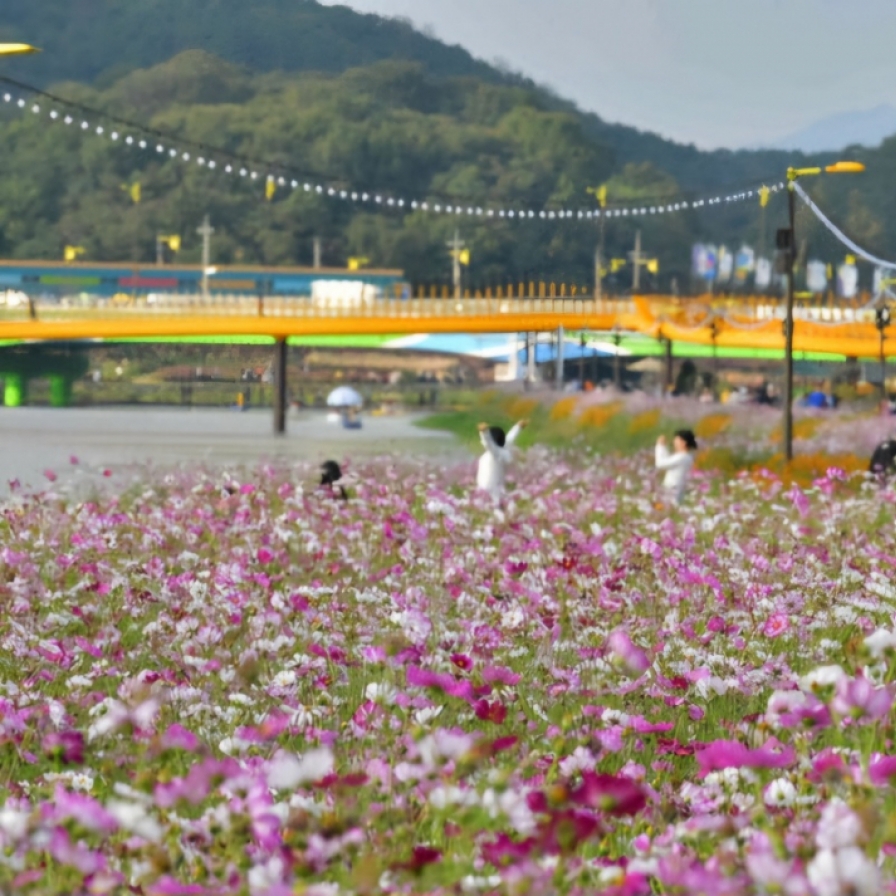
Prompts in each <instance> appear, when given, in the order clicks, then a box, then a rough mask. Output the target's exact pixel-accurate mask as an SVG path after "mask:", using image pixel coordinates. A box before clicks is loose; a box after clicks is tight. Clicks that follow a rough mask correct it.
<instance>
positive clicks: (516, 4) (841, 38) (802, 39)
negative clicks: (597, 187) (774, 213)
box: [324, 0, 896, 148]
mask: <svg viewBox="0 0 896 896" xmlns="http://www.w3.org/2000/svg"><path fill="white" fill-rule="evenodd" d="M324 2H328V3H331V4H332V2H333V0H324ZM343 2H345V4H346V5H348V6H351V7H353V8H355V9H357V10H360V11H362V12H376V13H380V14H383V15H393V16H403V17H406V18H409V19H411V20H412V21H413V22H414V23H415V24H416V25H418V26H420V27H421V28H425V27H426V26H430V27H431V28H432V30H433V31H434V33H435V34H436V36H438V37H439V38H441V39H442V40H444V41H447V42H448V43H457V44H461V45H462V46H464V47H466V48H467V49H468V50H470V51H471V52H472V53H473V55H475V56H478V57H480V58H482V59H486V60H489V61H493V60H495V59H501V60H504V61H505V62H506V63H508V64H509V65H510V67H511V68H513V69H514V70H517V71H521V72H522V73H524V74H526V75H528V76H530V77H532V78H534V79H535V80H536V81H538V82H540V83H543V84H547V85H549V86H551V87H553V88H554V89H555V90H556V91H557V92H559V93H560V94H562V95H564V96H566V97H568V98H570V99H573V100H575V101H576V102H577V103H578V104H579V105H580V106H582V107H583V108H586V109H589V110H593V111H595V112H597V113H598V114H600V115H601V116H602V117H603V118H605V119H607V120H609V121H619V122H623V123H625V124H631V125H635V126H637V127H639V128H643V129H646V130H652V131H656V132H658V133H661V134H663V135H665V136H669V137H673V138H675V139H677V140H681V141H684V142H693V143H696V144H697V145H698V146H701V147H707V148H709V147H718V146H728V147H739V146H755V145H758V144H761V143H769V142H772V141H774V140H776V139H778V138H781V137H785V136H788V135H789V134H791V133H792V132H794V131H798V130H802V128H804V127H805V126H806V125H809V124H811V123H813V122H815V121H817V120H818V119H820V118H824V117H826V116H828V115H830V114H832V113H837V112H845V111H852V110H864V109H869V108H872V107H874V106H876V105H878V104H880V103H890V102H893V101H896V2H894V0H343Z"/></svg>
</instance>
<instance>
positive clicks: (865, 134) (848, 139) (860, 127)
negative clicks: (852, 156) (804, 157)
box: [774, 104, 896, 153]
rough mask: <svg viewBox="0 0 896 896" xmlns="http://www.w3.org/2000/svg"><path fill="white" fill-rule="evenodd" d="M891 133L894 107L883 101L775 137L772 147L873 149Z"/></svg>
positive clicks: (895, 120) (816, 150)
mask: <svg viewBox="0 0 896 896" xmlns="http://www.w3.org/2000/svg"><path fill="white" fill-rule="evenodd" d="M894 134H896V108H894V107H893V106H890V105H886V104H884V105H881V106H877V107H875V108H874V109H867V110H865V111H863V112H843V113H841V114H839V115H831V116H829V117H828V118H824V119H822V120H821V121H817V122H815V124H813V125H810V126H809V127H807V128H805V129H804V130H802V131H798V132H797V133H795V134H791V135H790V136H789V137H785V138H783V139H782V140H778V141H777V142H776V143H775V144H774V148H776V149H796V150H799V151H801V152H804V153H819V152H836V151H838V150H843V149H846V147H847V146H865V147H869V148H874V147H878V146H880V144H881V143H883V141H884V140H886V138H887V137H891V136H893V135H894Z"/></svg>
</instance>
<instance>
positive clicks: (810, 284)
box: [806, 261, 828, 292]
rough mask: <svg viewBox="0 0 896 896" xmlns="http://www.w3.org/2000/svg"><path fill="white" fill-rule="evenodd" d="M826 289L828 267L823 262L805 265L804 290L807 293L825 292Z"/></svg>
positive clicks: (812, 262) (811, 262)
mask: <svg viewBox="0 0 896 896" xmlns="http://www.w3.org/2000/svg"><path fill="white" fill-rule="evenodd" d="M827 288H828V266H827V265H826V264H825V263H824V262H823V261H810V262H809V264H808V265H806V289H808V290H809V292H825V291H826V290H827Z"/></svg>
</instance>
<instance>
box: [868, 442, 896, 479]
mask: <svg viewBox="0 0 896 896" xmlns="http://www.w3.org/2000/svg"><path fill="white" fill-rule="evenodd" d="M868 471H869V472H870V473H874V474H875V475H876V476H879V477H881V478H884V477H886V476H892V475H893V474H894V473H896V438H891V439H887V440H886V441H885V442H881V443H880V445H878V446H877V448H875V449H874V454H872V455H871V463H870V464H869V465H868Z"/></svg>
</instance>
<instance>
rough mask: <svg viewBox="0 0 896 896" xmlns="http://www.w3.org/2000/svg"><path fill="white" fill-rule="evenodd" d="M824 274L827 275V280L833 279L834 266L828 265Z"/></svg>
mask: <svg viewBox="0 0 896 896" xmlns="http://www.w3.org/2000/svg"><path fill="white" fill-rule="evenodd" d="M825 273H826V274H827V275H828V280H832V279H833V278H834V266H833V265H832V264H829V265H828V266H827V269H826V271H825Z"/></svg>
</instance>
